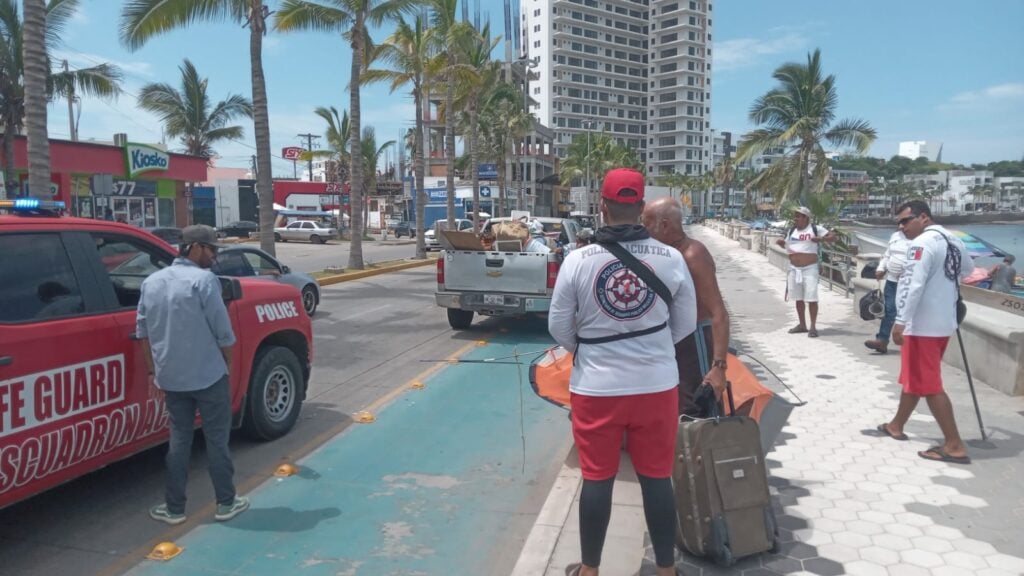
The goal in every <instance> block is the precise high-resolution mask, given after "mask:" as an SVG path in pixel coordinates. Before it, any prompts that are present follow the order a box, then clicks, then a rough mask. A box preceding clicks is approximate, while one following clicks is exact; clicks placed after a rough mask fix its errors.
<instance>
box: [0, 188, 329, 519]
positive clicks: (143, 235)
mask: <svg viewBox="0 0 1024 576" xmlns="http://www.w3.org/2000/svg"><path fill="white" fill-rule="evenodd" d="M3 204H4V205H0V209H2V208H8V209H11V208H12V206H7V205H6V204H11V203H10V202H9V201H7V202H4V203H3ZM175 253H176V250H174V249H172V248H171V247H170V246H169V245H168V244H166V243H164V242H163V241H162V240H160V239H158V238H156V237H155V236H153V235H151V234H149V233H147V232H145V231H143V230H141V229H139V228H135V227H132V226H128V225H125V224H117V223H114V222H105V221H101V220H87V219H80V218H70V217H61V216H59V215H52V214H47V213H46V212H44V211H41V210H38V209H36V210H29V211H28V212H27V213H25V214H19V212H18V211H16V210H14V211H13V214H12V215H6V216H5V215H0V508H3V507H5V506H8V505H10V504H13V503H14V502H17V501H19V500H22V499H24V498H28V497H29V496H32V495H34V494H37V493H39V492H42V491H44V490H47V489H49V488H52V487H54V486H56V485H58V484H61V483H63V482H66V481H68V480H71V479H73V478H76V477H78V476H81V475H83V474H87V473H89V472H91V471H93V470H96V469H98V468H101V467H103V466H106V465H107V464H110V463H111V462H115V461H117V460H120V459H122V458H126V457H128V456H130V455H132V454H135V453H137V452H139V451H141V450H145V449H147V448H150V447H152V446H155V445H157V444H160V443H162V442H164V441H165V440H166V439H167V413H166V411H165V409H164V408H165V407H164V400H163V394H161V393H160V392H159V390H157V389H156V388H154V387H152V386H151V385H149V383H148V372H147V368H146V363H145V361H144V359H143V358H142V357H141V354H142V346H141V344H140V343H139V342H138V341H137V340H136V338H135V308H136V305H137V304H138V300H139V295H140V286H141V285H142V281H143V280H144V279H145V278H146V277H147V276H148V275H149V274H151V273H153V272H155V271H156V270H159V269H160V268H163V267H165V266H168V265H170V263H171V261H172V260H173V258H174V255H175ZM221 284H222V287H223V292H224V299H225V301H226V303H227V306H228V314H229V316H230V317H231V322H232V325H233V327H234V329H235V335H236V337H237V339H238V342H237V343H236V344H235V352H234V355H233V360H232V366H231V402H232V408H233V411H234V413H235V419H234V423H235V425H236V427H241V428H242V429H243V431H245V432H246V433H248V435H250V436H253V437H255V438H258V439H272V438H277V437H279V436H281V435H283V434H286V433H287V432H288V431H289V430H291V428H292V427H293V426H294V425H295V422H296V420H297V419H298V416H299V411H300V410H301V407H302V402H303V399H304V398H305V395H306V387H307V385H308V383H309V376H310V368H311V365H312V361H313V337H312V327H311V324H310V319H309V317H308V316H307V315H306V314H305V313H304V312H303V308H302V299H301V295H300V294H299V291H298V290H297V289H295V288H294V287H291V286H287V285H284V284H279V283H276V282H267V281H262V280H258V279H236V278H221ZM196 424H197V426H198V425H199V424H200V423H199V422H198V421H197V423H196Z"/></svg>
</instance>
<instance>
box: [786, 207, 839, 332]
mask: <svg viewBox="0 0 1024 576" xmlns="http://www.w3.org/2000/svg"><path fill="white" fill-rule="evenodd" d="M793 223H794V224H795V225H794V226H793V228H791V229H790V230H789V234H787V235H786V237H785V238H779V240H778V241H777V244H778V245H779V246H781V247H783V248H785V249H786V252H788V253H789V274H788V276H787V277H786V294H787V295H788V296H790V297H792V298H793V299H794V300H796V314H797V316H798V317H799V318H800V323H799V324H797V325H796V326H794V327H792V328H790V329H789V333H790V334H803V333H805V332H806V333H807V335H808V336H810V337H811V338H817V337H818V329H817V325H816V324H817V320H818V244H820V243H822V242H832V241H834V240H835V239H836V235H835V234H833V233H832V232H829V231H828V229H826V228H825V227H824V226H818V225H817V224H813V225H812V224H811V210H810V208H807V207H804V206H801V207H799V208H797V209H796V210H795V211H794V214H793ZM804 302H807V303H808V305H809V306H808V308H810V311H811V327H810V329H808V327H807V322H806V321H805V319H804Z"/></svg>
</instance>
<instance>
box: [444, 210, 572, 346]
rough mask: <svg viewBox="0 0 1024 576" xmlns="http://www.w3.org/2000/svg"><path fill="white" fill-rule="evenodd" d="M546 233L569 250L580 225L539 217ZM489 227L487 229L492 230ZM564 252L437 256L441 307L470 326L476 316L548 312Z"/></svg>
mask: <svg viewBox="0 0 1024 576" xmlns="http://www.w3.org/2000/svg"><path fill="white" fill-rule="evenodd" d="M531 220H539V221H540V222H541V223H542V224H543V225H544V230H545V234H546V235H550V236H552V240H553V242H554V243H556V244H558V245H559V246H562V247H563V248H564V249H566V250H568V249H571V248H572V247H574V246H575V242H576V233H577V232H578V231H579V225H578V224H577V223H576V222H575V221H572V220H568V219H562V218H533V219H531ZM489 225H490V223H488V225H485V227H484V230H485V231H486V230H487V226H489ZM561 262H562V254H561V253H560V252H559V251H554V252H551V253H540V252H522V251H505V250H501V251H499V250H490V251H484V250H479V251H477V250H454V249H446V250H444V251H442V253H441V256H440V258H438V260H437V293H436V294H435V299H436V301H437V305H438V306H441V307H442V308H447V312H448V324H450V325H451V327H452V328H455V329H457V330H463V329H466V328H469V326H470V324H472V323H473V315H474V314H481V315H484V316H518V315H522V314H534V313H547V311H548V308H549V307H550V305H551V293H552V291H553V290H554V288H555V279H556V278H557V277H558V268H559V266H560V265H561Z"/></svg>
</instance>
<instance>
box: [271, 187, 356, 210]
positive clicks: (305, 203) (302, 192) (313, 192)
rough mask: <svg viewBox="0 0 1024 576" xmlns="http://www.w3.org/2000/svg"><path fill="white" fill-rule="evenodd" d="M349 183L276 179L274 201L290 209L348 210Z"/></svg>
mask: <svg viewBox="0 0 1024 576" xmlns="http://www.w3.org/2000/svg"><path fill="white" fill-rule="evenodd" d="M348 192H349V186H348V184H344V185H342V184H339V183H337V182H303V181H299V180H274V203H275V204H277V205H278V206H282V207H284V208H286V209H289V210H337V209H339V208H342V209H344V211H345V212H348V209H349V208H348V204H349V194H348Z"/></svg>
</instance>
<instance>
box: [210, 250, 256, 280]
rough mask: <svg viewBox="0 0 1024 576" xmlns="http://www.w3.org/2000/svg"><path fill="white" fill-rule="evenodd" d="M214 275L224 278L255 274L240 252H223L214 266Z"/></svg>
mask: <svg viewBox="0 0 1024 576" xmlns="http://www.w3.org/2000/svg"><path fill="white" fill-rule="evenodd" d="M213 273H214V274H217V275H222V276H253V275H254V274H255V273H254V272H253V271H252V267H251V266H249V262H247V261H246V259H245V257H244V256H243V255H242V253H241V252H240V251H238V250H229V251H226V252H222V253H221V254H220V255H219V256H217V263H216V264H214V265H213Z"/></svg>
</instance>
